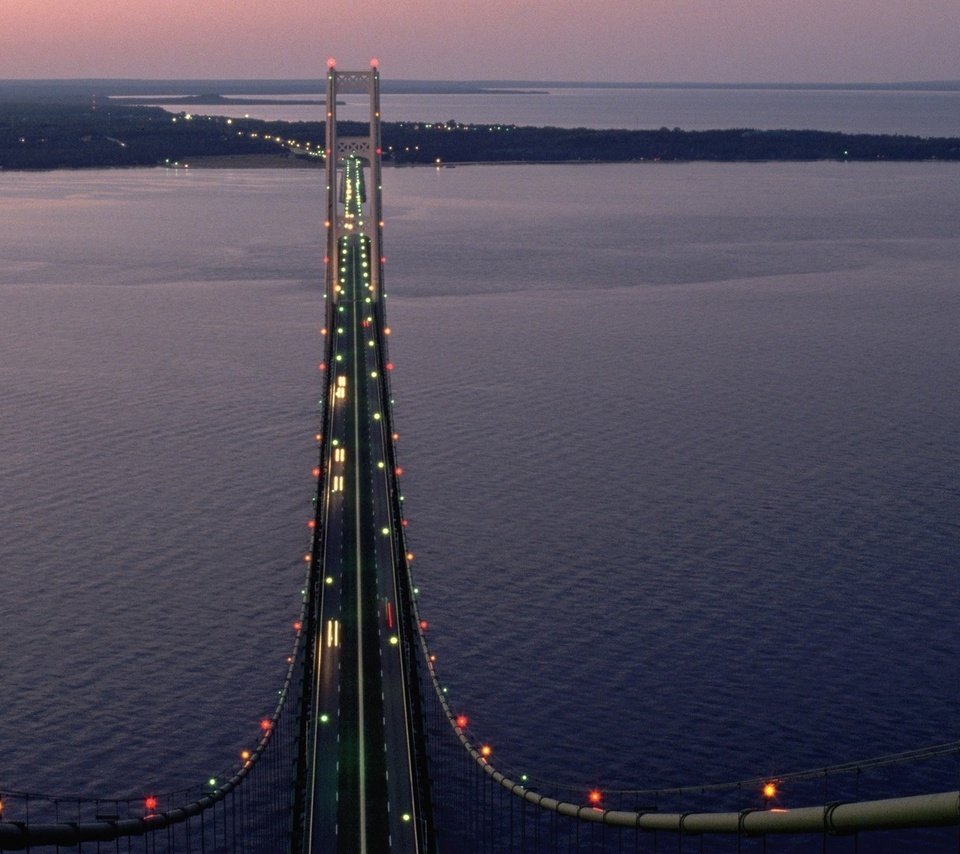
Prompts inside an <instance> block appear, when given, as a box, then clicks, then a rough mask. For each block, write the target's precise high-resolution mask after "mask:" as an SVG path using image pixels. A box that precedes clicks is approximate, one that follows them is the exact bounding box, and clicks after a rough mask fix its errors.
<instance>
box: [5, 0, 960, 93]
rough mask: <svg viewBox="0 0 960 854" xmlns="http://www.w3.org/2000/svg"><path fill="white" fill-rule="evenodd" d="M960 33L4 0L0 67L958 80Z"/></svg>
mask: <svg viewBox="0 0 960 854" xmlns="http://www.w3.org/2000/svg"><path fill="white" fill-rule="evenodd" d="M365 8H367V9H375V8H378V9H380V10H382V11H381V12H380V13H379V18H378V19H376V20H373V19H369V20H363V19H362V18H361V17H360V16H361V15H362V13H363V9H365ZM958 45H960V0H792V2H791V0H549V2H547V0H529V2H526V3H519V2H515V1H514V2H510V0H470V2H467V0H388V2H383V3H368V4H358V3H345V2H342V0H324V2H321V1H320V0H309V2H308V0H123V2H120V0H0V78H9V77H319V76H321V75H322V74H323V71H324V67H325V60H326V58H327V57H328V56H334V57H336V59H337V64H338V67H340V68H342V69H349V68H352V67H357V68H366V67H367V65H368V62H369V60H370V58H371V57H372V56H377V57H378V58H379V59H380V66H381V69H382V70H383V73H384V75H385V76H389V77H392V78H404V77H412V78H426V79H469V78H494V79H496V78H500V79H506V78H530V79H564V80H584V79H585V80H628V81H700V82H787V81H800V82H803V81H809V82H883V81H905V80H943V79H953V80H956V79H960V46H958Z"/></svg>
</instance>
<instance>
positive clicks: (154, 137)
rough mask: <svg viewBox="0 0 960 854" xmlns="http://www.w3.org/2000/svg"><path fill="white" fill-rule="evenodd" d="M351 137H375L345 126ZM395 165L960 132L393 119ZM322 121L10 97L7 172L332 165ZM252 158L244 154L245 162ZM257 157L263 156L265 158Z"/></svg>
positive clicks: (814, 147) (709, 153)
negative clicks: (887, 132) (584, 125)
mask: <svg viewBox="0 0 960 854" xmlns="http://www.w3.org/2000/svg"><path fill="white" fill-rule="evenodd" d="M343 126H344V130H345V132H346V133H348V134H349V133H365V132H366V131H365V130H364V129H363V127H362V126H361V125H359V124H357V123H355V122H354V123H351V122H343ZM381 135H382V148H383V162H384V165H395V166H406V165H434V166H436V165H441V166H444V165H454V164H464V165H466V164H476V163H500V164H507V163H631V162H645V161H654V162H693V161H706V162H727V163H735V162H764V161H815V160H837V161H853V162H877V161H925V160H937V161H960V138H949V137H930V138H925V137H917V136H902V135H883V134H849V133H839V132H833V131H817V130H756V129H750V128H732V129H717V130H705V131H686V130H682V129H680V128H673V129H671V128H666V127H662V128H659V129H650V130H616V129H610V130H599V129H591V128H558V127H529V126H523V125H511V124H496V125H492V124H473V123H460V122H456V121H452V120H451V121H447V122H440V123H438V122H385V123H384V124H383V125H382V126H381ZM324 139H325V133H324V126H323V123H322V122H320V121H308V122H303V121H301V122H284V121H268V120H260V119H247V118H243V119H237V118H228V117H226V116H210V115H202V114H196V115H194V114H193V113H187V112H181V113H179V114H172V113H169V112H167V111H166V110H163V109H162V108H160V107H157V106H149V107H147V106H141V107H136V106H120V105H117V104H115V103H108V104H106V105H102V104H99V105H98V104H97V103H93V104H84V105H80V104H62V103H57V104H50V103H4V102H0V169H2V170H6V171H9V170H31V169H33V170H40V169H64V168H74V169H76V168H108V167H124V166H125V167H135V166H172V167H175V168H176V167H179V166H181V165H183V166H186V165H187V164H190V165H191V166H198V167H204V166H205V167H206V168H212V167H214V166H215V165H217V164H221V165H224V164H225V165H227V166H230V167H232V168H238V167H239V165H240V164H247V163H250V162H255V163H257V164H258V165H261V166H262V165H265V164H270V165H278V166H279V165H280V162H281V161H283V165H285V166H306V165H312V166H321V165H322V163H323V159H322V157H321V152H322V150H323V146H324ZM241 158H242V159H241ZM252 158H257V159H256V160H253V159H252Z"/></svg>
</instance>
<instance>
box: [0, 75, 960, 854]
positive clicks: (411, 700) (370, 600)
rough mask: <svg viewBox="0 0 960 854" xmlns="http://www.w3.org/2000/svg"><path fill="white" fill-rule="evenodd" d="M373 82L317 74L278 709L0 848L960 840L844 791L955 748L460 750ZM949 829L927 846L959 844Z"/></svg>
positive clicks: (917, 815)
mask: <svg viewBox="0 0 960 854" xmlns="http://www.w3.org/2000/svg"><path fill="white" fill-rule="evenodd" d="M379 80H380V78H379V70H378V68H377V66H376V63H375V62H374V63H371V68H370V69H369V70H364V71H339V70H337V68H336V66H335V64H334V63H333V62H332V61H331V62H329V63H328V72H327V112H326V144H325V160H326V167H325V193H326V214H325V230H326V248H325V259H324V261H325V286H324V330H323V333H324V335H323V342H324V343H323V348H324V352H323V362H322V363H321V368H322V370H323V376H324V384H323V396H322V416H321V419H322V420H321V427H320V431H319V433H318V434H317V447H318V457H317V462H316V467H315V469H314V475H315V477H316V481H317V488H316V492H315V495H314V498H313V504H314V514H313V519H312V521H311V529H312V542H311V549H310V552H309V554H307V555H306V556H305V558H306V564H307V572H306V580H305V585H304V595H303V602H302V608H301V613H300V616H299V620H298V622H297V624H296V628H297V634H296V640H295V643H294V646H293V649H292V650H291V653H290V655H289V658H288V669H287V672H286V676H285V679H284V683H283V685H282V687H281V689H280V691H279V699H278V702H277V705H276V708H275V710H274V711H273V713H272V715H270V716H269V717H266V718H264V719H263V720H262V721H261V724H260V730H261V731H260V737H259V741H258V743H257V745H256V747H255V749H253V750H251V751H249V752H248V751H244V752H243V753H242V754H241V755H240V756H239V757H238V759H237V762H236V763H235V764H234V765H232V766H231V767H229V768H227V769H225V770H224V772H223V773H222V774H221V775H219V776H216V777H211V778H209V779H208V780H206V781H205V782H204V783H203V784H201V785H199V786H197V787H194V788H191V789H185V790H180V791H176V792H165V793H162V794H156V795H148V796H146V797H144V796H142V795H141V796H132V797H128V798H115V797H111V798H96V799H93V798H79V797H77V798H71V797H66V796H63V795H48V794H39V793H30V792H20V791H10V790H7V791H3V792H0V851H20V850H51V849H54V848H55V849H58V850H59V849H62V848H77V849H81V850H82V849H86V850H90V851H92V850H96V851H141V850H142V851H147V852H158V851H159V852H173V851H203V852H206V851H211V852H251V854H260V852H263V854H273V853H274V852H284V851H286V852H291V854H314V852H318V853H319V852H386V851H398V852H434V851H444V852H470V851H519V852H524V851H557V850H574V851H622V850H654V849H655V848H656V845H657V841H658V839H661V838H662V837H663V836H664V835H666V836H668V837H670V838H671V839H673V840H674V842H673V843H672V844H674V845H677V846H678V847H679V850H681V851H682V850H684V846H685V845H687V843H690V844H691V845H693V846H695V847H696V849H697V850H703V846H704V840H705V839H708V838H709V839H711V845H710V850H738V851H740V850H760V849H750V848H749V846H750V845H751V844H753V843H757V844H759V845H761V846H763V850H766V849H765V845H766V840H767V837H769V836H783V835H786V836H790V837H791V838H793V837H796V836H799V837H801V838H807V837H815V838H818V839H821V840H822V848H823V850H826V848H827V840H828V839H829V840H831V843H832V841H833V840H839V841H841V842H842V841H844V840H851V839H852V840H854V844H855V843H856V840H857V838H858V835H859V834H861V833H865V832H869V831H893V830H904V829H924V828H926V829H929V828H948V829H949V828H953V827H955V826H958V825H960V791H956V790H946V791H933V792H923V793H921V794H912V795H906V796H904V795H899V796H896V797H884V798H876V799H868V798H862V797H860V784H861V781H862V780H863V779H865V778H867V777H868V776H869V775H870V774H873V773H876V774H881V772H882V770H883V769H890V768H899V767H901V766H902V765H904V764H905V763H911V764H912V765H913V766H918V765H921V764H922V763H933V764H934V765H937V764H938V763H939V765H938V767H941V766H943V764H944V763H947V767H952V768H953V769H954V770H953V772H952V774H953V776H956V773H957V770H956V769H957V767H958V765H960V742H950V743H945V744H941V745H935V746H932V747H928V748H924V749H921V750H916V751H911V752H909V753H902V754H897V755H891V756H884V757H878V758H875V759H871V760H866V761H862V762H856V763H847V764H843V765H836V766H832V767H829V768H817V769H812V770H807V771H802V772H798V773H794V774H785V775H781V776H779V777H777V778H775V779H774V778H757V779H753V780H741V781H737V782H734V783H730V784H724V785H715V786H707V785H700V786H691V787H686V788H676V789H669V790H667V789H661V790H656V789H653V790H642V791H641V790H629V791H628V790H623V791H601V790H598V789H590V788H589V787H571V786H568V785H565V784H557V783H548V782H545V781H540V780H536V779H533V778H532V777H530V776H528V775H526V774H522V773H519V772H513V771H512V770H511V769H509V768H508V767H507V766H506V765H501V764H500V763H499V762H497V761H495V759H494V758H493V756H492V753H491V751H490V748H489V747H488V746H487V745H485V744H483V743H482V742H481V741H479V740H477V739H476V738H475V737H474V736H473V733H472V731H471V727H470V722H469V720H468V718H467V716H466V715H464V714H463V713H462V712H459V711H457V710H455V709H454V708H453V707H452V706H451V704H450V702H449V700H448V697H447V694H446V691H445V689H444V688H443V686H442V684H441V682H440V680H439V677H438V674H437V672H436V669H435V664H434V662H435V658H434V656H433V655H432V654H431V653H430V650H429V648H428V645H427V642H426V637H425V633H424V628H425V626H426V623H425V622H424V621H423V620H422V619H421V615H420V613H419V610H418V604H417V589H416V587H415V585H414V582H413V579H412V575H411V569H410V562H411V559H412V555H411V554H410V552H409V551H408V547H407V543H406V536H405V528H406V525H405V520H404V515H403V503H402V495H401V494H400V490H399V487H398V480H397V478H398V475H399V473H400V468H399V465H398V462H397V456H396V451H395V444H394V443H395V439H396V434H395V432H394V427H393V419H392V405H391V404H392V398H391V388H390V372H391V371H392V368H393V365H392V363H391V362H390V358H389V352H388V340H389V334H390V328H389V327H388V325H387V319H386V313H385V301H384V292H383V272H384V257H383V248H382V242H383V241H382V229H383V209H382V184H381V171H380V170H381V147H380V93H379ZM346 92H352V93H361V94H365V95H368V96H369V107H370V114H369V121H368V123H366V125H365V130H364V132H363V133H361V134H359V135H358V134H354V135H339V134H338V121H337V96H338V94H340V93H346ZM854 783H855V786H854ZM784 785H789V786H791V789H792V791H793V792H794V793H799V792H800V791H805V792H808V793H809V805H808V806H799V807H796V808H791V809H786V808H782V807H781V806H780V805H779V800H778V799H777V797H776V793H777V790H778V787H781V786H784ZM804 787H806V788H804ZM818 795H819V796H820V797H818ZM920 832H921V833H928V832H930V831H929V830H921V831H920ZM949 833H950V834H951V836H949V837H947V836H938V837H937V839H938V840H947V839H952V840H953V841H952V843H950V844H952V845H953V846H957V845H958V844H960V837H957V834H956V832H954V831H953V830H949ZM714 843H715V844H714ZM937 844H939V843H937ZM94 846H95V847H94ZM793 850H796V849H793ZM841 850H848V849H847V848H844V849H841Z"/></svg>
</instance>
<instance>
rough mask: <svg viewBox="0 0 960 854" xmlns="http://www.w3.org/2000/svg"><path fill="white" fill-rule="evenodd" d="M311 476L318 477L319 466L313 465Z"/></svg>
mask: <svg viewBox="0 0 960 854" xmlns="http://www.w3.org/2000/svg"><path fill="white" fill-rule="evenodd" d="M313 476H314V477H320V466H314V467H313Z"/></svg>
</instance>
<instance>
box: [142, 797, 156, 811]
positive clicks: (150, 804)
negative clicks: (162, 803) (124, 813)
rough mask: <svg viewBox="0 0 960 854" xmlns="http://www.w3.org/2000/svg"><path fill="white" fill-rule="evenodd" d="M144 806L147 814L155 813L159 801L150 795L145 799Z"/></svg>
mask: <svg viewBox="0 0 960 854" xmlns="http://www.w3.org/2000/svg"><path fill="white" fill-rule="evenodd" d="M143 806H144V809H146V811H147V812H153V811H154V810H156V808H157V799H156V798H155V797H154V796H153V795H148V796H147V797H145V798H144V799H143Z"/></svg>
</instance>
